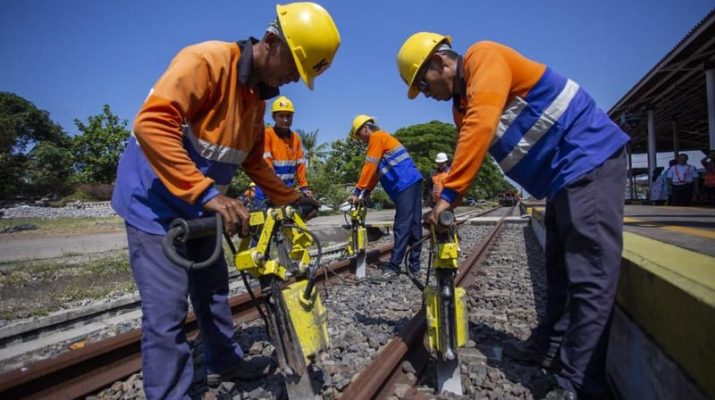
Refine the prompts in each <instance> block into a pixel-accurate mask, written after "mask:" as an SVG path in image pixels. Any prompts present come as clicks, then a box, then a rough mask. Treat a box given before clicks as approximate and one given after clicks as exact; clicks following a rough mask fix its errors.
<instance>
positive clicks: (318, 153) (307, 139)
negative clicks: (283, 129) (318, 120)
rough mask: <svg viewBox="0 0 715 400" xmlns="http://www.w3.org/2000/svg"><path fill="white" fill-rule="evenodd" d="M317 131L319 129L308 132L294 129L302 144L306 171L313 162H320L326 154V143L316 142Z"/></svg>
mask: <svg viewBox="0 0 715 400" xmlns="http://www.w3.org/2000/svg"><path fill="white" fill-rule="evenodd" d="M318 131H319V129H316V130H314V131H310V132H306V131H304V130H302V129H297V130H296V132H298V135H299V136H300V141H301V143H302V144H303V153H304V155H305V161H306V168H307V169H308V171H311V169H310V168H311V165H312V164H313V163H317V162H320V161H321V160H323V159H324V158H325V157H326V156H327V155H328V144H327V143H321V144H318Z"/></svg>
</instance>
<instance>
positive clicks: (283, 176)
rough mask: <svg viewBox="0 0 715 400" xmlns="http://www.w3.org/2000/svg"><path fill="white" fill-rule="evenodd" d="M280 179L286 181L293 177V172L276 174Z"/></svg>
mask: <svg viewBox="0 0 715 400" xmlns="http://www.w3.org/2000/svg"><path fill="white" fill-rule="evenodd" d="M276 175H278V177H279V178H281V180H284V181H287V180H288V179H293V178H294V177H295V174H276Z"/></svg>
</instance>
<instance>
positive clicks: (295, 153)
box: [263, 127, 308, 189]
mask: <svg viewBox="0 0 715 400" xmlns="http://www.w3.org/2000/svg"><path fill="white" fill-rule="evenodd" d="M263 158H264V159H265V160H266V162H268V165H270V166H272V167H273V169H274V171H275V172H276V175H278V177H279V178H281V179H282V180H283V181H284V182H286V181H287V180H290V182H291V185H289V186H293V187H297V188H299V189H300V188H305V187H307V186H308V178H307V177H306V171H305V157H304V155H303V144H302V143H301V141H300V136H299V135H298V134H297V133H295V132H293V131H291V132H290V136H289V137H285V138H284V137H281V136H279V135H278V133H276V130H275V129H274V128H273V127H270V128H266V134H265V145H264V152H263Z"/></svg>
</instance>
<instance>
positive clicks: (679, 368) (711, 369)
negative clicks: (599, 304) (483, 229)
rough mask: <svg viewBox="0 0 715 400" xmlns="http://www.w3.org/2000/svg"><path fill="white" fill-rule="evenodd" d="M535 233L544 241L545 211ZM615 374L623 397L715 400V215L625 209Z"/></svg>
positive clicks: (537, 209) (536, 208) (538, 209)
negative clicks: (711, 399)
mask: <svg viewBox="0 0 715 400" xmlns="http://www.w3.org/2000/svg"><path fill="white" fill-rule="evenodd" d="M529 211H530V213H531V215H532V219H531V226H532V229H533V230H534V233H535V234H536V236H537V238H539V241H541V242H542V246H543V241H544V236H545V229H544V225H543V218H544V214H543V213H544V208H543V206H541V205H539V204H532V205H531V207H530V209H529ZM610 337H611V340H610V343H609V354H608V374H609V377H610V379H611V381H612V382H613V384H614V386H615V387H616V391H617V392H618V394H619V397H620V398H624V399H631V398H633V399H639V398H687V399H707V398H715V381H714V380H713V379H712V378H713V377H715V210H714V209H708V208H696V207H669V206H637V205H628V206H626V207H625V215H624V232H623V254H622V263H621V276H620V281H619V285H618V293H617V298H616V309H615V312H614V319H613V324H612V328H611V336H610Z"/></svg>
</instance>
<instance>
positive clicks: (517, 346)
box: [504, 340, 561, 370]
mask: <svg viewBox="0 0 715 400" xmlns="http://www.w3.org/2000/svg"><path fill="white" fill-rule="evenodd" d="M504 354H505V355H507V356H508V357H510V358H513V359H515V360H520V361H526V362H530V363H534V364H537V365H540V366H542V367H544V368H547V369H550V370H559V369H561V362H560V361H559V359H558V358H557V357H556V352H555V351H553V352H551V351H548V352H544V350H542V349H541V348H539V347H538V346H537V345H536V344H535V343H534V341H532V340H526V341H523V342H521V341H517V340H510V341H508V342H507V343H506V345H505V346H504Z"/></svg>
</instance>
